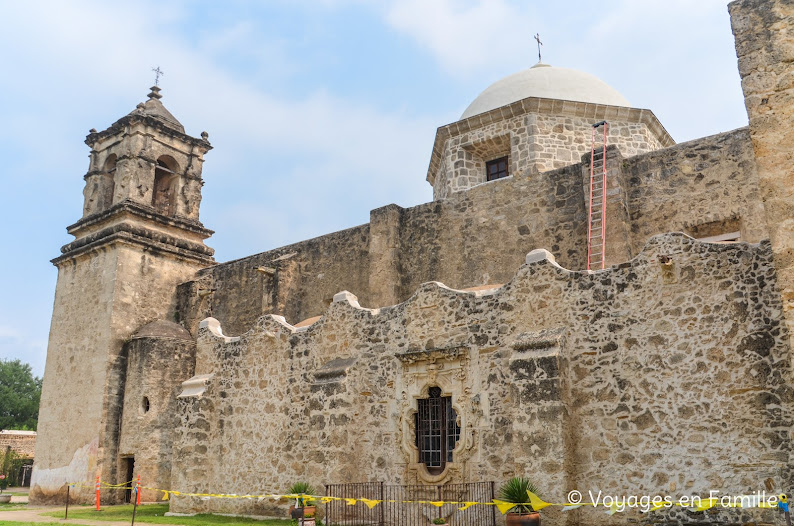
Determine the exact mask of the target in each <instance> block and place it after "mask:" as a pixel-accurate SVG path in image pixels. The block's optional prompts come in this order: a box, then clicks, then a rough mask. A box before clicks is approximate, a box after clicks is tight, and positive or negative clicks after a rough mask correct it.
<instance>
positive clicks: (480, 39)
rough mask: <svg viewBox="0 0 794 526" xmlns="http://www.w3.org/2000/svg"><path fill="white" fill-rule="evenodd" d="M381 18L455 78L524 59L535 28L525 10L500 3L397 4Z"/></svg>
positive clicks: (409, 0)
mask: <svg viewBox="0 0 794 526" xmlns="http://www.w3.org/2000/svg"><path fill="white" fill-rule="evenodd" d="M386 19H387V21H388V22H389V23H390V24H391V25H392V26H393V27H394V28H396V29H397V30H399V31H402V32H404V33H407V34H408V35H410V36H411V37H413V38H414V39H415V40H416V41H417V42H418V43H419V44H420V45H422V46H424V47H426V48H427V49H429V50H430V52H431V53H433V54H434V55H435V57H436V59H437V60H438V62H439V64H440V65H441V67H442V68H444V69H445V70H446V71H448V72H450V73H452V74H454V75H457V76H466V75H470V74H471V73H473V72H475V71H478V70H481V69H482V68H483V67H485V66H488V67H493V66H494V65H498V64H500V63H501V64H505V63H513V62H514V60H515V57H516V56H517V55H521V56H526V57H530V56H531V55H532V54H531V50H532V44H533V43H534V42H533V41H532V36H531V35H532V34H534V33H533V32H532V30H531V28H533V27H538V23H537V22H538V20H537V17H536V16H534V15H533V11H532V10H531V9H530V7H529V6H526V5H523V6H521V7H518V6H517V5H515V4H511V3H509V2H506V1H505V0H475V1H473V2H464V1H462V0H399V1H395V2H393V3H392V4H391V6H390V7H389V8H388V10H387V13H386ZM537 30H538V31H540V29H539V28H538V29H537Z"/></svg>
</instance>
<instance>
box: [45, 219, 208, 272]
mask: <svg viewBox="0 0 794 526" xmlns="http://www.w3.org/2000/svg"><path fill="white" fill-rule="evenodd" d="M114 243H126V244H128V245H133V246H137V247H141V248H144V249H146V250H147V251H150V252H160V253H164V254H170V255H172V256H175V257H177V258H179V259H186V260H191V261H195V262H197V263H200V264H202V265H207V266H209V265H214V264H215V259H214V258H213V257H212V254H214V252H215V251H214V250H213V249H211V248H210V247H208V246H206V245H203V244H201V243H193V242H190V241H185V240H182V239H177V238H175V237H173V236H168V235H165V234H162V233H160V232H156V231H153V230H149V229H147V228H144V227H139V226H135V225H130V224H128V223H120V224H118V225H114V226H113V227H110V228H106V229H104V230H101V231H100V232H97V233H96V234H93V235H90V236H86V237H84V238H82V239H78V240H76V241H74V242H73V243H69V244H68V245H65V246H64V247H63V248H61V252H63V255H61V256H59V257H57V258H55V259H52V260H51V262H52V264H53V265H55V266H58V265H60V264H61V263H63V262H64V261H68V260H70V259H73V258H76V257H78V256H80V255H82V254H86V253H88V252H91V251H94V250H97V249H100V248H102V247H104V246H107V245H111V244H114Z"/></svg>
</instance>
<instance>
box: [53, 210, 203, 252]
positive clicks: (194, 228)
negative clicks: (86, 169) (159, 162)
mask: <svg viewBox="0 0 794 526" xmlns="http://www.w3.org/2000/svg"><path fill="white" fill-rule="evenodd" d="M121 213H128V214H131V215H134V216H137V217H140V218H143V219H146V220H149V221H153V222H156V223H160V224H163V225H168V226H171V227H175V228H178V229H180V230H186V231H188V232H191V233H193V234H197V235H198V236H200V237H202V238H203V239H206V238H208V237H210V236H211V235H212V234H214V233H215V232H214V231H212V230H210V229H208V228H205V227H204V225H202V224H201V222H199V221H191V220H187V219H181V218H178V217H169V216H165V215H162V214H158V213H157V212H155V210H154V208H152V207H150V206H146V205H142V204H140V203H136V202H135V201H129V200H124V201H122V202H120V203H116V204H115V205H113V206H111V207H110V208H108V209H107V210H103V211H102V212H99V213H97V214H92V215H90V216H87V217H84V218H82V219H80V220H79V221H77V222H76V223H74V224H72V225H69V226H68V227H66V231H67V232H69V233H70V234H72V235H73V236H77V235H78V234H79V232H80V231H81V230H83V229H85V228H87V227H90V226H95V225H100V224H102V223H105V222H108V221H109V220H110V219H112V218H114V217H115V216H117V215H119V214H121ZM71 244H72V243H70V245H71ZM67 246H69V245H67Z"/></svg>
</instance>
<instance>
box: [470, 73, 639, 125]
mask: <svg viewBox="0 0 794 526" xmlns="http://www.w3.org/2000/svg"><path fill="white" fill-rule="evenodd" d="M527 97H541V98H544V99H559V100H573V101H576V102H590V103H595V104H608V105H610V106H630V104H629V101H627V100H626V98H625V97H624V96H623V95H621V94H620V93H618V92H617V91H616V90H615V89H613V88H611V87H610V86H609V85H608V84H607V83H606V82H604V81H602V80H601V79H599V78H597V77H594V76H593V75H590V74H589V73H583V72H581V71H576V70H573V69H567V68H554V67H551V66H549V65H548V64H542V63H537V64H535V65H534V66H532V67H531V68H529V69H525V70H524V71H519V72H518V73H515V74H513V75H510V76H509V77H505V78H503V79H501V80H498V81H496V82H494V83H493V84H491V85H490V86H488V88H486V89H485V91H483V92H482V93H480V95H479V96H478V97H477V98H476V99H474V102H472V103H471V104H469V107H468V108H466V111H464V112H463V115H461V117H460V118H461V119H467V118H469V117H471V116H473V115H479V114H480V113H485V112H487V111H491V110H493V109H496V108H500V107H502V106H506V105H508V104H512V103H514V102H516V101H519V100H521V99H526V98H527Z"/></svg>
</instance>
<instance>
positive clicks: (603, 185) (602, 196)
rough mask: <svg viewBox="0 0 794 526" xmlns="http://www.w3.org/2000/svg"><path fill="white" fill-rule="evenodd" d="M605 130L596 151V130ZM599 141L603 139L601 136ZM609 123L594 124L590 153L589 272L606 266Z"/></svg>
mask: <svg viewBox="0 0 794 526" xmlns="http://www.w3.org/2000/svg"><path fill="white" fill-rule="evenodd" d="M602 126H603V128H604V139H603V143H602V144H601V146H600V148H599V149H598V150H596V147H597V145H596V130H597V129H598V128H600V127H602ZM598 135H599V139H600V138H601V137H600V136H601V134H598ZM606 151H607V121H601V122H597V123H595V124H593V149H592V150H591V151H590V209H589V211H588V212H589V217H588V221H587V270H593V269H603V268H604V267H605V266H606V247H607V239H606V234H607V222H606V203H607V163H606Z"/></svg>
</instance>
